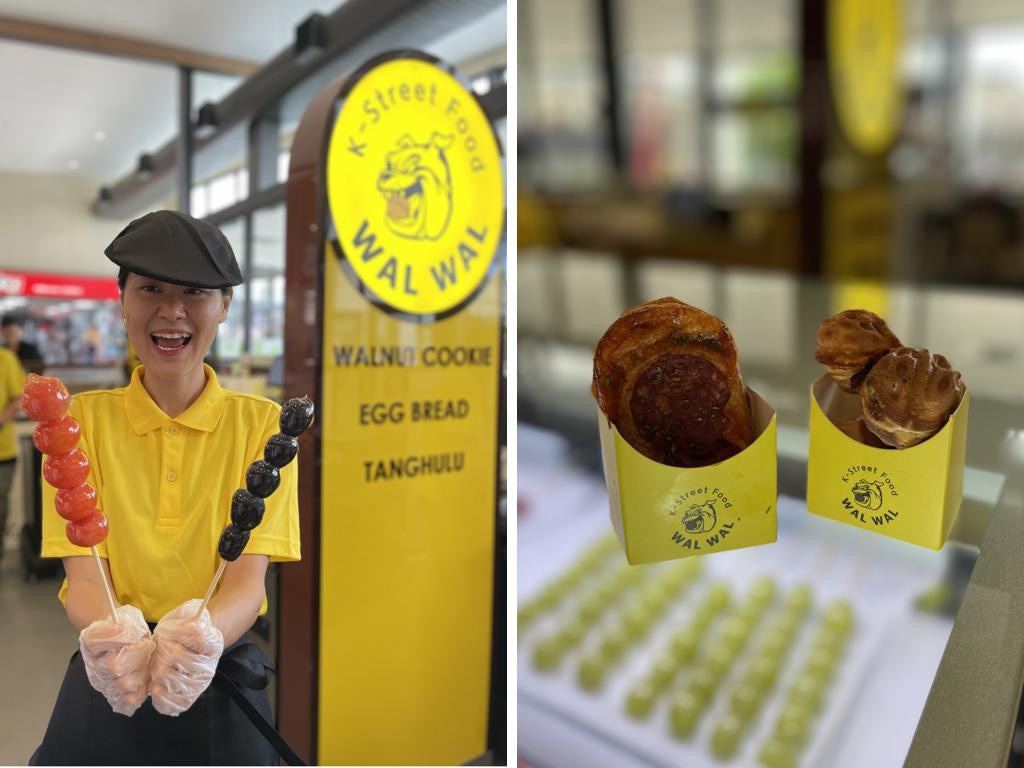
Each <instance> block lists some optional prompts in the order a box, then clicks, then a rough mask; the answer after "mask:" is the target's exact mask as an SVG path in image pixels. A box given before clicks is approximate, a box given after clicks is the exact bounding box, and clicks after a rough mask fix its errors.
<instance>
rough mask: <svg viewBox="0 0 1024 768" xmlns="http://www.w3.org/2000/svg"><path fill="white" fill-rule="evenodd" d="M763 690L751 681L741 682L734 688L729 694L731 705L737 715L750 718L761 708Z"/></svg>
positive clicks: (746, 718) (745, 718)
mask: <svg viewBox="0 0 1024 768" xmlns="http://www.w3.org/2000/svg"><path fill="white" fill-rule="evenodd" d="M762 698H763V691H762V690H759V689H758V688H757V687H756V686H753V685H751V684H750V683H746V682H741V683H740V684H739V685H737V686H736V687H735V688H733V689H732V693H731V694H730V696H729V707H730V708H731V709H732V711H733V712H735V713H736V715H737V716H738V717H740V718H742V719H744V720H749V719H750V718H751V717H752V716H753V715H754V714H755V713H756V712H757V710H758V709H759V708H760V706H761V700H762Z"/></svg>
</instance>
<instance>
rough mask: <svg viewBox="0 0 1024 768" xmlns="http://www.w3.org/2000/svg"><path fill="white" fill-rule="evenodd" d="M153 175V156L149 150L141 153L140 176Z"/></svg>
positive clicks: (141, 177) (146, 177)
mask: <svg viewBox="0 0 1024 768" xmlns="http://www.w3.org/2000/svg"><path fill="white" fill-rule="evenodd" d="M152 175H153V156H152V155H151V154H149V153H148V152H144V153H142V154H141V155H139V178H140V179H148V178H149V177H150V176H152Z"/></svg>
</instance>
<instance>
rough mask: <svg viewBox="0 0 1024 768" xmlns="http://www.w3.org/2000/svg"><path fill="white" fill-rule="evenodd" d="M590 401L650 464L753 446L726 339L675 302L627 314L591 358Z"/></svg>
mask: <svg viewBox="0 0 1024 768" xmlns="http://www.w3.org/2000/svg"><path fill="white" fill-rule="evenodd" d="M592 389H593V393H594V397H595V398H596V399H597V402H598V405H600V407H601V410H602V411H603V412H604V414H605V415H606V416H607V417H608V419H609V420H610V421H611V422H612V424H614V425H615V427H616V428H617V429H618V430H619V434H621V435H622V437H623V438H624V439H625V440H626V442H628V443H629V444H630V445H631V446H633V447H634V448H635V449H636V450H637V451H639V452H640V453H642V454H643V455H644V456H647V457H648V458H650V459H653V460H654V461H658V462H661V463H662V464H668V465H670V466H676V467H700V466H706V465H708V464H714V463H716V462H719V461H723V460H725V459H727V458H729V457H731V456H734V455H735V454H737V453H739V452H740V451H742V450H743V449H744V448H746V447H747V446H748V445H750V443H751V442H752V441H753V423H752V419H751V415H750V405H749V402H748V400H747V392H746V388H745V387H744V386H743V380H742V378H741V377H740V371H739V364H738V361H737V359H736V345H735V343H734V342H733V339H732V334H731V333H729V330H728V329H727V328H726V327H725V325H724V324H723V323H722V321H721V320H719V319H718V318H717V317H715V316H714V315H710V314H708V313H707V312H705V311H703V310H701V309H697V308H696V307H691V306H690V305H689V304H684V303H683V302H681V301H679V300H678V299H673V298H664V299H658V300H656V301H649V302H647V303H646V304H641V305H639V306H637V307H633V308H632V309H629V310H627V311H626V312H624V313H623V314H622V316H621V317H619V319H618V320H616V321H615V322H614V323H612V325H611V327H610V328H608V330H607V331H606V332H605V334H604V336H602V337H601V341H600V342H598V345H597V349H596V351H595V353H594V383H593V388H592Z"/></svg>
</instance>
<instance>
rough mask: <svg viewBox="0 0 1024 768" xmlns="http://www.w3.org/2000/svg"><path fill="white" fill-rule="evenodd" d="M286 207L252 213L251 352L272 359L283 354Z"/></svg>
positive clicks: (278, 206)
mask: <svg viewBox="0 0 1024 768" xmlns="http://www.w3.org/2000/svg"><path fill="white" fill-rule="evenodd" d="M284 211H285V209H284V205H276V206H274V207H272V208H264V209H262V210H259V211H256V212H255V213H254V214H253V218H252V222H253V254H252V275H251V276H250V279H249V283H250V286H251V296H252V327H251V328H250V334H251V335H250V344H251V348H250V350H249V351H250V353H251V354H252V356H253V357H257V358H273V357H276V356H278V355H280V354H283V353H284V265H285V245H284V234H285V216H284Z"/></svg>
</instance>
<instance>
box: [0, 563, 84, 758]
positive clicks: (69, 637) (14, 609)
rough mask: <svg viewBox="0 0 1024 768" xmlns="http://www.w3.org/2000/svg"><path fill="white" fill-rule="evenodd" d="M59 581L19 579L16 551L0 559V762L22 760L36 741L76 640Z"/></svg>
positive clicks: (38, 739) (29, 752) (41, 732)
mask: <svg viewBox="0 0 1024 768" xmlns="http://www.w3.org/2000/svg"><path fill="white" fill-rule="evenodd" d="M59 586H60V585H59V584H58V582H57V581H56V580H54V579H46V580H43V581H34V582H27V581H25V580H24V578H23V576H22V568H21V558H20V556H19V555H18V553H17V552H16V551H8V552H6V553H5V556H4V558H3V560H2V561H0V765H25V764H26V763H27V762H28V758H29V757H30V756H31V754H32V753H33V752H34V751H35V749H36V747H37V746H39V742H40V740H41V739H42V737H43V731H44V730H46V723H47V721H48V720H49V718H50V711H51V710H52V709H53V703H54V701H55V700H56V698H57V691H58V690H59V689H60V684H61V680H63V678H64V670H65V669H66V668H67V664H68V659H69V658H70V657H71V654H72V653H73V652H74V650H75V648H76V647H77V645H78V640H77V636H76V633H75V631H74V629H72V627H71V625H70V624H69V623H68V620H67V618H66V617H65V615H64V609H63V608H62V607H61V604H60V603H59V602H58V601H57V588H58V587H59Z"/></svg>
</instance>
